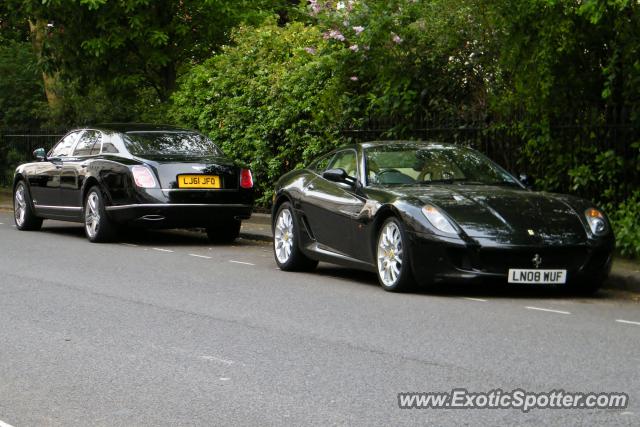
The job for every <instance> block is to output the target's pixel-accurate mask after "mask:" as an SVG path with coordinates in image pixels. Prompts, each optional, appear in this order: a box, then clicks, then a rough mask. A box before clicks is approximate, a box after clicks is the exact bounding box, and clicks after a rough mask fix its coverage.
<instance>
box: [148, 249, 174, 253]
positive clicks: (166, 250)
mask: <svg viewBox="0 0 640 427" xmlns="http://www.w3.org/2000/svg"><path fill="white" fill-rule="evenodd" d="M151 249H153V250H154V251H158V252H168V253H173V251H171V250H169V249H162V248H151Z"/></svg>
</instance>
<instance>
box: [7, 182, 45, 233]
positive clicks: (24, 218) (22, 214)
mask: <svg viewBox="0 0 640 427" xmlns="http://www.w3.org/2000/svg"><path fill="white" fill-rule="evenodd" d="M13 220H14V221H15V223H16V228H17V229H18V230H22V231H38V230H40V229H41V228H42V218H38V217H37V216H36V214H35V213H34V211H33V201H32V200H31V193H29V189H28V188H27V184H26V183H25V182H24V181H18V184H17V185H16V188H15V189H14V190H13Z"/></svg>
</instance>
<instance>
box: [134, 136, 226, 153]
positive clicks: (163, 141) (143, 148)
mask: <svg viewBox="0 0 640 427" xmlns="http://www.w3.org/2000/svg"><path fill="white" fill-rule="evenodd" d="M124 143H125V145H126V146H127V149H128V150H129V152H130V153H131V154H133V155H136V156H144V155H171V154H179V155H187V156H222V155H223V153H222V151H221V150H220V149H219V148H218V147H217V146H216V145H215V144H214V143H213V142H212V141H211V140H210V139H209V138H207V137H205V136H203V135H200V134H199V133H196V132H181V131H157V132H127V133H126V134H125V135H124Z"/></svg>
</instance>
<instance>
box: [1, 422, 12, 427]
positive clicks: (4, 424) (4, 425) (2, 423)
mask: <svg viewBox="0 0 640 427" xmlns="http://www.w3.org/2000/svg"><path fill="white" fill-rule="evenodd" d="M0 427H13V426H12V425H11V424H7V423H5V422H4V421H2V420H0Z"/></svg>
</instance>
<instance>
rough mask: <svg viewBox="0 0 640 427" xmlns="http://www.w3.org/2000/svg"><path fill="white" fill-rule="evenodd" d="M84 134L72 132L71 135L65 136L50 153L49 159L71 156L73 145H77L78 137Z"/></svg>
mask: <svg viewBox="0 0 640 427" xmlns="http://www.w3.org/2000/svg"><path fill="white" fill-rule="evenodd" d="M81 133H82V132H80V131H78V132H72V133H70V134H69V135H67V136H65V137H64V138H62V139H61V140H60V142H58V144H56V146H55V147H53V149H52V150H51V151H50V152H49V155H48V157H65V156H69V155H70V154H71V149H72V148H73V144H75V143H76V141H77V140H78V137H79V136H80V134H81Z"/></svg>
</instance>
